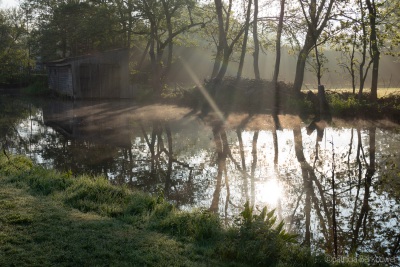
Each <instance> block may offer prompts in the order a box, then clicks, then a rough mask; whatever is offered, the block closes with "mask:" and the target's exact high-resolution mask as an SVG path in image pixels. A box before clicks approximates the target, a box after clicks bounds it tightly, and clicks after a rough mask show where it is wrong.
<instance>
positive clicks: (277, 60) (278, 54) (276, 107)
mask: <svg viewBox="0 0 400 267" xmlns="http://www.w3.org/2000/svg"><path fill="white" fill-rule="evenodd" d="M284 15H285V0H281V11H280V14H279V22H278V29H277V33H276V58H275V69H274V76H273V77H272V85H273V90H274V104H273V105H274V106H273V110H272V113H273V114H274V115H277V114H278V113H279V90H278V76H279V69H280V64H281V36H282V29H283V17H284Z"/></svg>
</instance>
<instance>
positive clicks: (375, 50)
mask: <svg viewBox="0 0 400 267" xmlns="http://www.w3.org/2000/svg"><path fill="white" fill-rule="evenodd" d="M366 3H367V8H368V13H369V22H370V26H371V35H370V44H371V49H372V62H373V63H372V64H373V65H372V81H371V96H370V97H371V101H373V102H376V100H377V99H378V72H379V57H380V52H379V46H378V38H377V32H376V13H377V12H376V5H375V2H374V1H372V3H371V0H366Z"/></svg>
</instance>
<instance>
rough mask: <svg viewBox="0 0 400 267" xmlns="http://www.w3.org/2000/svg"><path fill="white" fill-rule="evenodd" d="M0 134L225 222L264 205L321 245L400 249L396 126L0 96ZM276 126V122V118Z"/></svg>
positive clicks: (387, 252)
mask: <svg viewBox="0 0 400 267" xmlns="http://www.w3.org/2000/svg"><path fill="white" fill-rule="evenodd" d="M0 111H1V113H0V138H1V144H2V146H3V147H4V148H6V149H7V150H8V151H9V152H10V153H15V154H24V155H26V156H27V157H29V158H31V159H32V160H34V161H35V162H37V163H38V164H41V165H43V166H44V167H46V168H55V169H57V170H59V171H62V172H67V171H69V172H72V173H73V174H74V175H78V174H82V173H85V174H90V175H93V176H95V175H103V176H105V177H107V178H108V179H109V180H110V182H111V183H113V184H118V185H126V186H129V187H132V188H136V189H138V190H143V191H145V192H149V193H152V194H159V193H160V192H163V194H164V196H165V197H166V198H167V199H168V200H169V201H170V202H172V203H174V204H175V205H177V207H179V208H180V209H183V210H191V209H193V208H202V209H208V210H211V211H213V212H216V213H218V214H219V215H220V216H221V218H222V219H223V222H224V223H226V224H230V223H232V222H233V219H234V218H235V216H238V214H240V212H241V210H242V208H243V206H244V204H245V202H246V201H249V202H250V204H251V205H254V206H255V207H256V209H257V208H258V209H261V208H262V207H264V206H267V207H268V209H269V210H272V209H275V214H276V215H277V216H278V218H279V219H280V220H284V221H285V223H286V228H287V230H289V231H291V232H294V233H298V234H299V240H300V242H301V243H303V244H305V245H310V246H311V247H312V248H313V249H315V250H321V251H325V252H327V253H331V254H333V253H334V251H335V250H337V253H338V254H340V255H349V254H350V253H355V254H352V255H358V256H360V255H367V256H368V257H378V258H379V259H396V260H397V261H398V260H399V257H400V256H399V255H400V218H399V217H400V169H399V164H400V126H399V125H396V124H393V123H391V122H388V121H384V120H382V121H360V120H351V121H344V120H340V119H333V120H332V122H330V123H327V122H323V121H320V122H317V123H312V122H310V121H303V120H302V119H300V118H299V117H298V116H293V115H281V116H279V117H278V118H275V119H273V118H271V117H270V116H268V115H248V114H231V115H229V116H228V118H226V120H225V121H224V122H221V121H219V120H218V119H213V117H212V116H208V117H206V118H202V119H200V118H199V117H198V116H197V115H196V114H193V112H192V111H191V110H190V109H187V108H182V107H176V106H171V105H161V104H154V105H148V106H140V105H136V104H133V103H132V102H130V101H75V102H71V101H58V100H46V101H44V100H38V99H35V100H32V99H22V98H18V97H16V96H13V97H1V98H0ZM277 120H278V121H279V125H280V127H276V126H275V125H276V121H277Z"/></svg>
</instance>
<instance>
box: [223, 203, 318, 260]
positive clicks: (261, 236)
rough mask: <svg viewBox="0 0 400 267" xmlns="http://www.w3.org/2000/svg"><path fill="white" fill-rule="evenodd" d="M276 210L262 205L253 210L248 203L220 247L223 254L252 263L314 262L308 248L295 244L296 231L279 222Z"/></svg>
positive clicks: (229, 257) (226, 256) (231, 258)
mask: <svg viewBox="0 0 400 267" xmlns="http://www.w3.org/2000/svg"><path fill="white" fill-rule="evenodd" d="M276 220H277V217H276V216H275V211H274V210H272V211H270V212H268V211H267V209H266V208H263V209H262V210H261V211H260V212H259V214H254V209H253V207H250V205H249V203H248V202H247V203H246V204H245V208H244V211H243V212H242V213H241V214H240V216H239V217H238V218H237V219H236V223H235V224H236V225H235V226H234V227H232V228H231V229H230V230H228V231H227V233H226V235H225V239H224V240H223V241H222V242H221V243H220V246H219V247H218V253H220V254H221V255H223V257H225V258H227V259H230V260H234V261H241V262H246V263H250V264H251V265H253V266H278V265H279V266H315V258H314V256H312V255H311V253H310V252H309V250H307V249H305V248H301V247H299V246H298V245H297V244H296V238H297V235H294V234H290V233H287V232H286V231H285V230H284V229H283V226H284V222H283V221H282V222H280V223H276Z"/></svg>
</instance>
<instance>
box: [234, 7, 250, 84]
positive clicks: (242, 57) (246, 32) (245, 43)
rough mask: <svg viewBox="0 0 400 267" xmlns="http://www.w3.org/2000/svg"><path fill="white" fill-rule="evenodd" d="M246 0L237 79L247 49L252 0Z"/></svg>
mask: <svg viewBox="0 0 400 267" xmlns="http://www.w3.org/2000/svg"><path fill="white" fill-rule="evenodd" d="M248 1H249V3H248V6H247V14H246V24H245V27H246V28H245V30H244V36H243V44H242V53H241V55H240V61H239V67H238V72H237V75H236V78H237V79H238V80H239V79H240V78H241V77H242V72H243V65H244V59H245V56H246V49H247V37H248V35H249V26H250V25H249V23H250V11H251V4H252V0H248Z"/></svg>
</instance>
